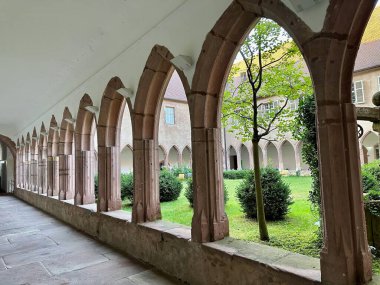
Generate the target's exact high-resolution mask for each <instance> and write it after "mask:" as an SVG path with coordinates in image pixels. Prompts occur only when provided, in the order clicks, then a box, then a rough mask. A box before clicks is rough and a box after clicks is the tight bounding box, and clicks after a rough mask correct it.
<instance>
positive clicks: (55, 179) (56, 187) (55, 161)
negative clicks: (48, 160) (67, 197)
mask: <svg viewBox="0 0 380 285" xmlns="http://www.w3.org/2000/svg"><path fill="white" fill-rule="evenodd" d="M58 195H59V156H53V196H58Z"/></svg>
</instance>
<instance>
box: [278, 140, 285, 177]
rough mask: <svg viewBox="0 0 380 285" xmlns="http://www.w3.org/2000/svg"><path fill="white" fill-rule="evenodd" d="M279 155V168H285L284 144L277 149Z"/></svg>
mask: <svg viewBox="0 0 380 285" xmlns="http://www.w3.org/2000/svg"><path fill="white" fill-rule="evenodd" d="M277 155H278V169H279V170H280V171H281V170H284V159H283V157H282V146H281V147H280V148H278V149H277Z"/></svg>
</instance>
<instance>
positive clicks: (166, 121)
mask: <svg viewBox="0 0 380 285" xmlns="http://www.w3.org/2000/svg"><path fill="white" fill-rule="evenodd" d="M169 109H170V110H173V113H172V117H173V123H171V121H170V122H169V121H168V120H167V118H168V113H167V110H169ZM164 114H165V124H166V125H170V126H173V125H175V107H173V106H165V107H164Z"/></svg>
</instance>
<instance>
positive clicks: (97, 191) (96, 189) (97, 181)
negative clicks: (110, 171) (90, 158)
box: [94, 175, 99, 199]
mask: <svg viewBox="0 0 380 285" xmlns="http://www.w3.org/2000/svg"><path fill="white" fill-rule="evenodd" d="M94 191H95V199H98V196H99V178H98V175H95V177H94Z"/></svg>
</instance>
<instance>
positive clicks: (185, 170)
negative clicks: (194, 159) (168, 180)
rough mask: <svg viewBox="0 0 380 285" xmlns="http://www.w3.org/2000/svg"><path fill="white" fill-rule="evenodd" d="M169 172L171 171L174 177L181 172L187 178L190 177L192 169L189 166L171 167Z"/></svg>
mask: <svg viewBox="0 0 380 285" xmlns="http://www.w3.org/2000/svg"><path fill="white" fill-rule="evenodd" d="M170 172H171V173H173V174H174V176H175V177H178V175H179V174H181V173H183V174H184V175H185V178H188V177H191V172H192V170H191V168H189V167H173V168H172V169H171V170H170Z"/></svg>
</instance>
